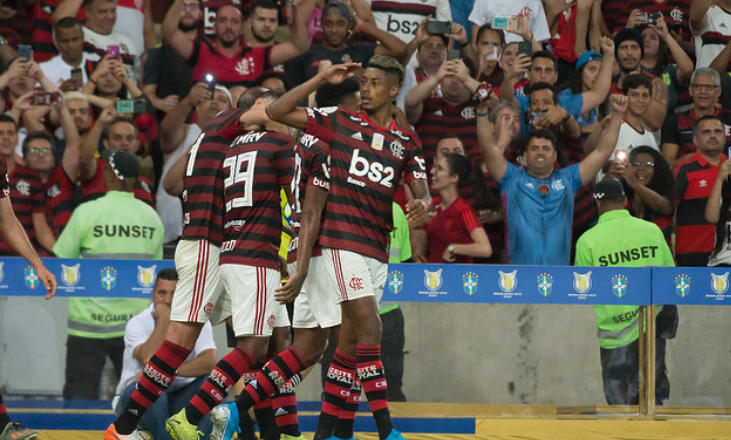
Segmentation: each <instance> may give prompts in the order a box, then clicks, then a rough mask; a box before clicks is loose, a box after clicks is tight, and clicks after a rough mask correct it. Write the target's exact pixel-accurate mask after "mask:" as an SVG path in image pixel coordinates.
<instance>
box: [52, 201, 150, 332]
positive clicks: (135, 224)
mask: <svg viewBox="0 0 731 440" xmlns="http://www.w3.org/2000/svg"><path fill="white" fill-rule="evenodd" d="M164 232H165V231H164V228H163V225H162V221H161V220H160V216H159V215H158V214H157V212H155V210H154V209H153V208H152V207H150V206H149V205H148V204H147V203H145V202H142V201H140V200H137V199H135V198H134V195H133V194H132V193H131V192H122V191H109V192H107V193H106V194H105V195H104V196H103V197H100V198H98V199H96V200H92V201H90V202H86V203H82V204H81V205H79V206H78V207H77V208H76V209H75V210H74V212H73V214H72V215H71V218H70V219H69V222H68V224H67V225H66V227H65V228H64V230H63V232H62V233H61V236H60V237H58V240H57V241H56V244H55V245H54V246H53V253H54V254H56V256H58V257H60V258H103V259H118V260H124V259H127V260H149V259H158V260H159V259H161V258H162V241H163V235H164ZM98 282H99V284H98V286H99V287H98V288H99V291H102V292H103V288H102V284H101V275H100V279H99V280H98ZM149 304H150V300H149V299H125V298H109V299H107V298H99V297H94V298H71V299H69V321H68V327H69V335H72V336H78V337H82V338H94V339H108V338H117V337H122V336H124V328H125V326H126V325H127V321H129V319H130V318H132V317H133V316H135V315H136V314H138V313H140V312H141V311H142V310H144V309H145V307H147V306H148V305H149Z"/></svg>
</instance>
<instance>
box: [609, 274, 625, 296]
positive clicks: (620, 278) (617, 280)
mask: <svg viewBox="0 0 731 440" xmlns="http://www.w3.org/2000/svg"><path fill="white" fill-rule="evenodd" d="M626 294H627V277H626V276H624V275H621V274H620V275H615V276H613V277H612V295H614V296H616V297H617V298H621V297H623V296H625V295H626Z"/></svg>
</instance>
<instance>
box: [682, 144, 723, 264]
mask: <svg viewBox="0 0 731 440" xmlns="http://www.w3.org/2000/svg"><path fill="white" fill-rule="evenodd" d="M725 161H726V156H725V155H721V163H723V162H725ZM719 169H720V167H719V166H718V165H713V164H711V163H710V162H708V161H707V160H706V159H704V158H703V156H701V155H700V154H698V153H696V154H694V155H693V156H691V157H690V158H688V159H687V160H685V161H683V162H679V163H677V164H676V165H675V170H674V172H675V188H674V193H675V194H674V199H675V206H676V208H675V225H676V226H675V258H676V261H677V262H678V266H705V265H706V264H707V263H708V257H709V256H710V254H711V252H712V251H713V245H714V243H715V241H716V232H715V229H714V225H712V224H710V223H708V221H707V220H706V216H705V214H704V213H705V209H706V201H707V200H708V197H709V196H710V195H711V189H713V184H714V183H715V182H716V177H717V176H718V171H719Z"/></svg>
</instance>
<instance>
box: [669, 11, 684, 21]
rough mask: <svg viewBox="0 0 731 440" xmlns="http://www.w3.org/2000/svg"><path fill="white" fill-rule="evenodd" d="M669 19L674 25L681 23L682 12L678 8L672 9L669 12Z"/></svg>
mask: <svg viewBox="0 0 731 440" xmlns="http://www.w3.org/2000/svg"><path fill="white" fill-rule="evenodd" d="M670 18H672V19H673V21H674V22H675V23H682V22H683V11H681V10H680V9H678V8H674V9H673V10H672V11H670Z"/></svg>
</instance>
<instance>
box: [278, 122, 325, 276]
mask: <svg viewBox="0 0 731 440" xmlns="http://www.w3.org/2000/svg"><path fill="white" fill-rule="evenodd" d="M328 150H329V146H328V145H327V144H326V143H325V142H322V141H321V140H320V139H319V138H317V137H315V136H312V135H311V134H309V133H305V134H304V135H302V137H301V138H300V140H299V142H297V144H296V145H295V147H294V176H293V177H292V185H291V190H292V199H293V203H291V204H292V223H291V225H292V230H293V232H294V233H295V234H299V227H300V218H301V217H302V205H303V204H304V202H305V193H306V189H307V185H312V186H316V187H318V188H320V189H323V190H325V191H329V190H330V165H329V164H330V159H329V157H330V154H329V151H328ZM298 244H299V240H298V238H297V236H296V235H295V236H294V237H292V240H291V241H290V242H289V249H287V263H294V262H295V261H297V245H298ZM320 253H321V250H320V249H319V248H318V246H317V245H315V246H314V247H313V250H312V255H313V256H317V255H320Z"/></svg>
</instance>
